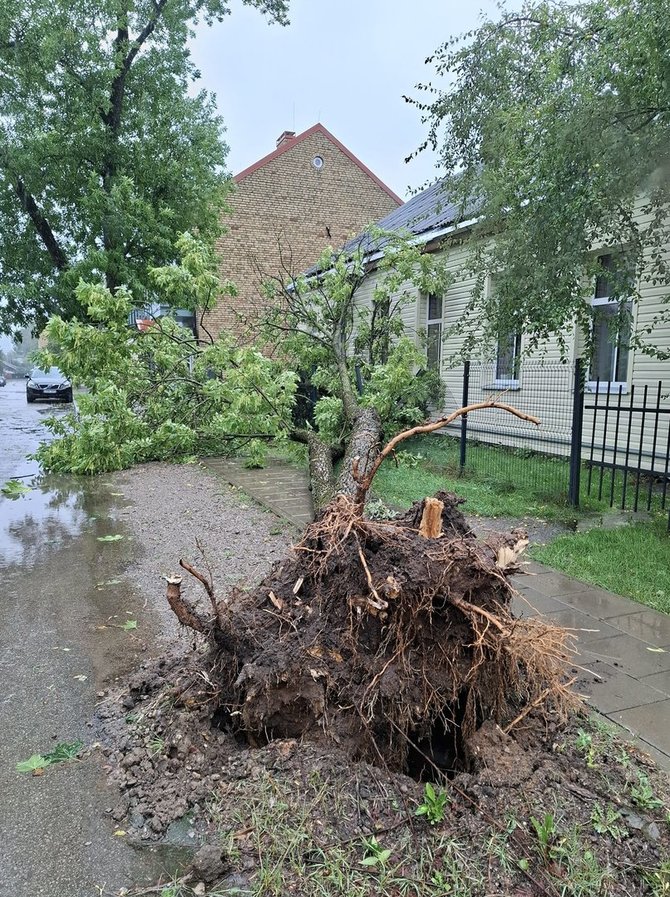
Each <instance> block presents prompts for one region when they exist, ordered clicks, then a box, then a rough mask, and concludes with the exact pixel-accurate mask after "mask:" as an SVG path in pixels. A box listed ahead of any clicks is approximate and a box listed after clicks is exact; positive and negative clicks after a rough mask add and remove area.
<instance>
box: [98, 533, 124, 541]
mask: <svg viewBox="0 0 670 897" xmlns="http://www.w3.org/2000/svg"><path fill="white" fill-rule="evenodd" d="M124 538H125V536H122V535H120V534H119V533H117V534H116V535H115V536H98V542H119V541H120V540H121V539H124Z"/></svg>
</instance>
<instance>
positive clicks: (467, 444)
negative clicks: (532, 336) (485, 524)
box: [448, 359, 670, 530]
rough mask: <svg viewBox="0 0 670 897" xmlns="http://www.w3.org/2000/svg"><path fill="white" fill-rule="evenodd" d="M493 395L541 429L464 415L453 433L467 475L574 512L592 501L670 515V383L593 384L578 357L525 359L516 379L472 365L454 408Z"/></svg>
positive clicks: (491, 413)
mask: <svg viewBox="0 0 670 897" xmlns="http://www.w3.org/2000/svg"><path fill="white" fill-rule="evenodd" d="M452 383H454V381H453V378H452ZM455 385H456V384H455V383H454V386H455ZM455 392H456V390H455V389H453V388H452V402H451V403H452V404H454V406H455V405H456V404H457V402H456V396H455V395H454V393H455ZM492 397H499V398H500V400H501V401H504V402H507V403H508V404H511V405H514V406H515V407H516V408H518V409H519V410H520V411H522V412H524V413H525V414H527V415H528V416H532V417H536V418H538V419H539V420H540V425H539V426H535V425H534V424H532V423H531V422H529V421H527V420H520V419H518V418H516V417H512V416H510V415H508V414H503V413H502V412H500V411H497V410H485V411H477V412H476V413H473V414H471V415H469V416H466V417H463V418H462V419H461V421H460V424H459V425H456V426H455V427H454V428H453V429H452V431H451V432H452V433H453V434H454V435H455V433H456V430H457V427H458V428H459V440H460V446H459V466H460V469H461V471H462V472H463V473H464V474H466V473H467V472H468V471H473V472H475V473H476V475H477V476H482V475H483V476H485V477H487V478H488V479H489V480H490V481H491V482H492V483H495V484H496V485H497V488H499V489H500V488H502V489H504V488H506V487H508V486H509V487H510V488H513V487H517V486H519V485H524V486H526V487H530V488H531V489H532V490H533V491H534V492H535V493H536V494H539V495H540V496H544V497H546V498H547V499H548V500H551V501H558V502H561V501H563V502H565V503H567V504H570V505H572V506H574V507H578V506H579V504H580V501H582V500H584V499H585V498H586V497H588V499H589V505H590V506H594V505H595V503H598V504H599V505H600V506H603V507H605V506H608V505H609V506H610V507H618V508H621V509H622V510H632V511H635V512H637V511H638V510H642V509H646V510H647V511H651V510H659V509H660V510H663V509H668V510H669V512H670V383H665V384H664V383H663V381H654V382H647V383H645V384H643V385H631V386H630V388H628V389H627V388H626V386H624V385H622V384H618V385H616V387H614V386H613V385H612V384H609V383H607V384H605V383H600V382H599V381H597V382H595V383H590V382H587V381H586V367H585V364H584V362H583V360H582V359H577V360H576V362H575V363H574V365H569V364H563V363H560V362H535V361H524V362H521V363H520V364H519V365H518V369H517V371H516V372H515V377H514V379H513V380H511V379H509V380H501V379H498V378H496V367H495V363H493V362H490V363H487V362H474V361H473V362H466V363H465V365H464V367H463V371H462V395H461V396H459V397H458V400H459V401H462V404H463V405H467V404H469V403H474V402H480V401H484V400H485V399H488V398H492ZM448 410H449V409H448ZM668 529H669V530H670V513H669V515H668Z"/></svg>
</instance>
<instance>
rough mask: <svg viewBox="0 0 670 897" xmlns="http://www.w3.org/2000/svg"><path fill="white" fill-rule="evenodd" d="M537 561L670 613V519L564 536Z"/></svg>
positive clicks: (536, 554)
mask: <svg viewBox="0 0 670 897" xmlns="http://www.w3.org/2000/svg"><path fill="white" fill-rule="evenodd" d="M532 556H533V558H534V559H535V560H537V561H540V562H541V563H543V564H548V565H549V566H550V567H555V568H556V569H557V570H562V571H563V572H564V573H567V574H568V575H570V576H575V577H576V578H577V579H582V580H584V582H589V583H593V585H597V586H601V587H602V588H604V589H609V590H611V591H613V592H616V593H618V594H619V595H625V596H627V597H629V598H632V599H633V600H635V601H639V602H640V603H641V604H646V605H647V606H648V607H652V608H654V609H655V610H658V611H662V612H664V613H666V614H668V613H670V536H669V535H668V532H667V518H662V517H660V516H659V517H657V518H656V519H654V520H652V521H649V522H644V523H634V524H629V525H626V526H620V527H616V528H614V529H592V530H589V531H588V532H585V533H574V534H569V535H564V536H559V537H558V538H556V539H554V540H553V541H552V542H550V543H549V544H547V545H544V546H541V547H537V548H533V550H532Z"/></svg>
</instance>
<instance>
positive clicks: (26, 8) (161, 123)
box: [0, 0, 288, 331]
mask: <svg viewBox="0 0 670 897" xmlns="http://www.w3.org/2000/svg"><path fill="white" fill-rule="evenodd" d="M244 2H245V3H246V4H247V5H250V6H255V7H257V8H258V9H259V10H261V11H262V12H263V13H266V14H267V15H268V16H269V17H270V19H271V20H274V21H278V22H280V23H285V21H286V11H287V5H288V4H287V2H286V0H244ZM228 7H229V3H228V0H96V2H94V3H90V2H87V0H53V2H50V3H43V2H39V0H21V2H18V0H7V2H5V3H3V4H2V7H1V9H0V234H1V235H2V239H1V240H0V299H1V301H0V330H4V331H7V330H9V329H11V328H12V327H19V326H21V325H23V324H25V323H31V324H36V325H37V326H40V325H41V324H42V323H43V322H44V320H45V319H46V318H47V317H48V315H49V314H50V313H51V312H54V311H58V312H60V313H63V314H65V315H66V316H69V315H77V314H80V313H81V312H82V311H83V308H82V306H81V304H80V303H79V302H78V300H77V299H76V297H75V288H76V286H77V284H78V282H79V279H80V278H83V279H84V280H94V279H97V278H100V279H102V280H104V282H105V283H106V286H107V288H108V289H110V290H112V291H113V290H114V289H115V288H116V287H117V286H119V285H121V284H123V285H125V286H127V287H128V288H129V289H130V290H131V291H132V292H133V294H134V295H135V296H136V297H141V296H142V295H143V294H145V293H146V291H147V290H148V289H149V288H150V284H149V282H148V273H147V272H148V270H149V268H150V267H152V266H158V265H161V264H165V263H167V262H169V261H172V260H174V258H175V256H174V246H175V242H176V239H177V237H178V235H179V234H180V233H182V232H183V231H185V230H189V229H190V230H194V229H195V230H197V231H198V232H199V234H200V236H201V238H202V239H205V240H207V239H209V238H211V237H212V236H213V235H214V234H215V233H216V232H217V231H218V227H219V216H220V211H221V208H222V205H223V202H224V193H225V186H226V175H225V171H224V167H223V166H224V163H225V159H226V152H227V148H226V145H225V143H224V142H223V139H222V131H223V127H222V122H221V119H220V118H219V117H218V116H217V115H216V114H215V111H214V102H213V98H212V96H211V95H209V94H208V93H207V92H205V91H201V92H199V93H197V94H195V95H192V94H190V93H189V87H190V85H191V83H192V82H194V81H195V80H196V79H197V77H198V72H197V71H196V70H195V67H194V66H193V63H192V61H191V59H190V57H189V53H188V49H187V40H188V38H189V36H190V35H191V33H192V27H193V25H194V24H195V23H196V22H197V21H198V20H200V19H202V20H205V21H206V22H208V23H211V22H213V21H221V20H222V19H223V18H224V16H225V15H226V14H227V13H228V12H229V8H228Z"/></svg>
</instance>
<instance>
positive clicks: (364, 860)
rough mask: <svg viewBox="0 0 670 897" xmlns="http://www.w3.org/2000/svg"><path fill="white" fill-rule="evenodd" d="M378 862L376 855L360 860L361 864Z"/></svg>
mask: <svg viewBox="0 0 670 897" xmlns="http://www.w3.org/2000/svg"><path fill="white" fill-rule="evenodd" d="M378 863H379V857H377V856H372V857H364V859H362V860H361V866H376V865H377V864H378Z"/></svg>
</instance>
